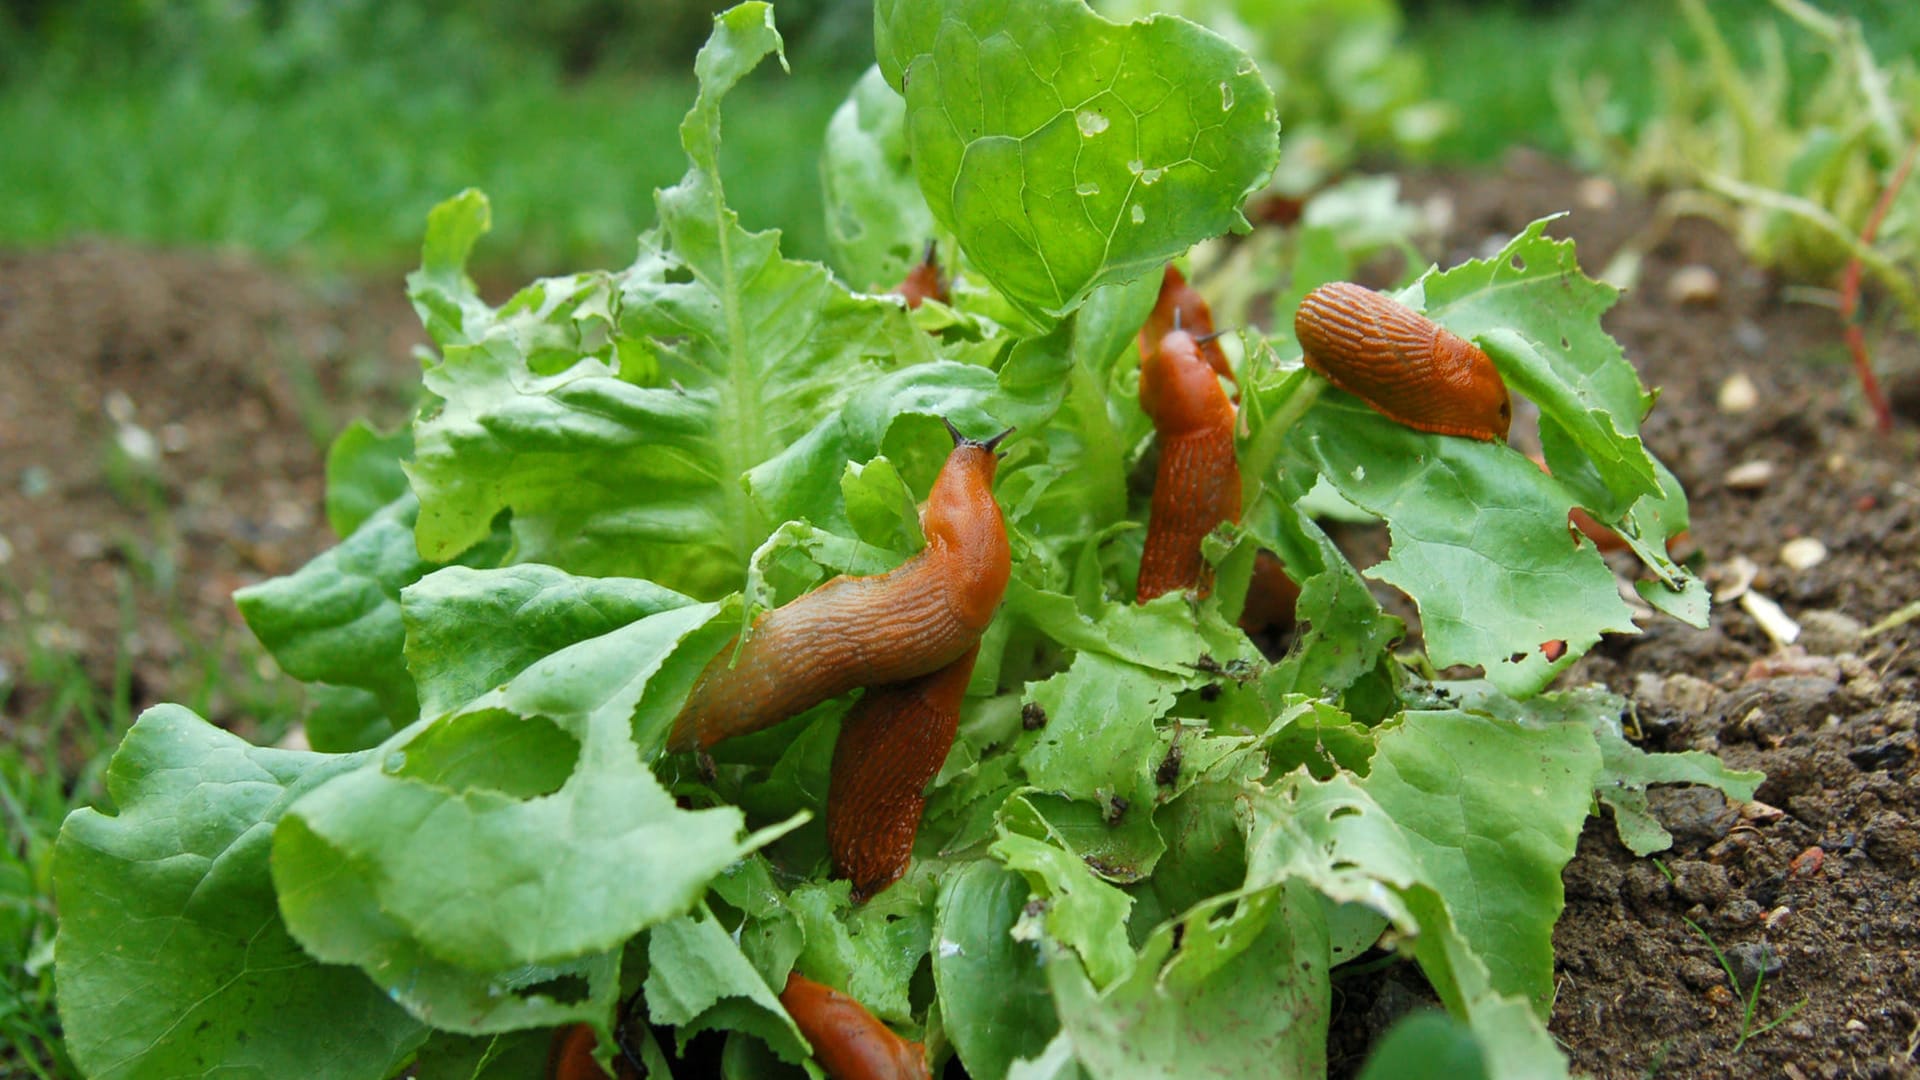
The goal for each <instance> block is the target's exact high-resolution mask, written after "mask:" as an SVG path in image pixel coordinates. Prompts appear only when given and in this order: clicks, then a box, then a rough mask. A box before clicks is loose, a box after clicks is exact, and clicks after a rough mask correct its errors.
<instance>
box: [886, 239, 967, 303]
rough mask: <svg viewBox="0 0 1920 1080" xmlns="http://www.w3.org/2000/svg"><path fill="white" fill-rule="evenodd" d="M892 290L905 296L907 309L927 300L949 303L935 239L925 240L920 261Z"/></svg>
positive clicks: (949, 296)
mask: <svg viewBox="0 0 1920 1080" xmlns="http://www.w3.org/2000/svg"><path fill="white" fill-rule="evenodd" d="M894 292H896V293H898V294H899V295H901V296H904V297H906V298H907V307H908V308H909V309H912V308H917V307H919V306H920V305H921V304H922V303H924V302H925V301H927V300H938V301H940V302H941V303H943V304H945V303H950V302H951V301H952V299H953V297H952V295H951V294H950V293H949V292H948V291H947V280H946V277H945V276H944V275H942V274H941V273H940V253H939V248H938V246H937V243H936V241H933V240H929V241H927V253H926V254H925V255H924V256H922V257H921V259H920V261H919V262H917V263H915V264H913V266H912V267H911V268H910V269H908V270H907V276H906V278H905V280H903V281H901V282H900V287H899V288H897V289H895V290H894Z"/></svg>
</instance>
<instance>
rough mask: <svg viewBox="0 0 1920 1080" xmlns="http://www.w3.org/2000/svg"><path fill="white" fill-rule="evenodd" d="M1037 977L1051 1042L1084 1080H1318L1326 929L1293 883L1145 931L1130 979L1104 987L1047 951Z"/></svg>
mask: <svg viewBox="0 0 1920 1080" xmlns="http://www.w3.org/2000/svg"><path fill="white" fill-rule="evenodd" d="M1230 903H1231V904H1232V905H1233V911H1232V913H1231V914H1223V913H1222V912H1223V909H1224V908H1226V907H1227V905H1228V904H1230ZM1047 974H1048V978H1049V981H1050V982H1051V983H1052V986H1053V992H1054V998H1055V1003H1056V1005H1057V1006H1058V1008H1059V1011H1060V1024H1061V1030H1062V1034H1063V1035H1065V1036H1066V1037H1067V1038H1068V1039H1070V1040H1071V1043H1072V1047H1073V1052H1074V1055H1075V1057H1077V1058H1078V1060H1079V1061H1080V1063H1081V1064H1082V1065H1083V1066H1084V1067H1085V1068H1086V1070H1087V1071H1088V1072H1089V1073H1090V1074H1091V1075H1094V1076H1099V1077H1115V1078H1123V1080H1124V1078H1131V1077H1168V1078H1172V1077H1200V1076H1219V1077H1243V1076H1272V1077H1289V1078H1290V1077H1300V1078H1303V1080H1304V1078H1313V1077H1320V1076H1324V1075H1325V1073H1326V1052H1327V1019H1328V1016H1329V1015H1330V1013H1331V1001H1330V997H1331V991H1330V984H1329V982H1328V980H1327V937H1326V924H1325V922H1324V921H1323V920H1322V919H1321V917H1320V908H1319V906H1318V905H1317V904H1316V903H1314V902H1313V896H1312V894H1311V892H1310V891H1309V890H1307V889H1306V888H1305V886H1303V885H1298V884H1294V885H1287V886H1282V887H1280V888H1277V889H1267V890H1262V891H1259V892H1256V893H1253V894H1251V895H1247V896H1240V897H1218V898H1216V899H1214V900H1212V901H1209V902H1207V903H1205V904H1202V905H1200V906H1198V907H1196V908H1195V909H1193V910H1192V911H1190V912H1188V913H1187V914H1186V915H1184V916H1182V917H1181V918H1180V919H1179V920H1178V921H1176V922H1173V923H1170V924H1167V925H1163V926H1161V927H1160V928H1159V929H1157V930H1155V931H1154V933H1153V934H1152V936H1151V937H1149V938H1148V939H1147V943H1146V944H1145V945H1144V946H1143V947H1142V948H1141V950H1140V955H1139V958H1138V960H1137V961H1136V963H1135V964H1134V965H1133V968H1132V973H1131V974H1130V975H1129V976H1128V977H1127V978H1126V979H1124V980H1123V981H1121V982H1119V983H1116V984H1114V985H1113V986H1110V987H1108V988H1107V989H1106V990H1104V991H1099V992H1096V990H1095V987H1094V985H1093V984H1092V983H1090V982H1089V981H1088V980H1087V977H1086V975H1085V973H1084V972H1083V971H1082V970H1081V967H1080V963H1079V961H1078V960H1077V959H1076V958H1075V956H1074V954H1073V953H1071V952H1068V951H1067V950H1065V949H1061V948H1059V947H1058V946H1055V947H1054V951H1053V953H1052V955H1050V956H1049V958H1048V964H1047Z"/></svg>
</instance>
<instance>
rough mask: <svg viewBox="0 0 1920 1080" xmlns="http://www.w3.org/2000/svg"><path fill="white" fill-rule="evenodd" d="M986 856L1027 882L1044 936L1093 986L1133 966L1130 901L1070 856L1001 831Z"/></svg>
mask: <svg viewBox="0 0 1920 1080" xmlns="http://www.w3.org/2000/svg"><path fill="white" fill-rule="evenodd" d="M989 850H990V851H991V852H992V854H993V855H994V857H996V858H998V859H999V860H1000V861H1001V862H1004V863H1006V864H1007V869H1009V870H1014V871H1017V872H1018V873H1020V874H1021V875H1022V876H1024V877H1025V878H1026V879H1027V883H1028V885H1029V887H1030V888H1031V890H1032V892H1033V894H1034V895H1035V896H1036V897H1039V898H1040V899H1042V900H1043V901H1044V902H1045V904H1046V925H1047V933H1048V934H1049V935H1050V936H1051V937H1052V938H1053V939H1054V940H1056V941H1059V942H1060V943H1062V944H1064V945H1067V946H1069V947H1071V948H1072V949H1073V950H1074V951H1075V952H1076V953H1078V954H1079V956H1080V960H1081V962H1082V963H1083V964H1084V965H1085V966H1086V968H1087V972H1088V975H1089V976H1090V977H1091V978H1092V979H1093V981H1094V984H1095V985H1096V986H1106V985H1107V984H1109V983H1111V982H1113V981H1114V980H1115V979H1118V978H1120V977H1122V976H1124V975H1125V974H1126V973H1127V970H1128V969H1129V968H1131V967H1132V966H1133V947H1132V946H1131V945H1130V944H1128V942H1127V912H1128V910H1129V909H1131V908H1132V907H1133V898H1132V897H1130V896H1128V895H1127V894H1126V893H1124V892H1121V891H1120V890H1119V889H1116V888H1114V887H1113V886H1112V885H1109V884H1107V883H1106V882H1104V881H1102V880H1100V878H1099V877H1098V876H1097V875H1095V874H1094V873H1093V871H1091V870H1089V869H1087V864H1086V863H1084V862H1082V861H1080V859H1078V858H1077V857H1075V856H1074V855H1073V854H1072V853H1071V852H1068V851H1065V850H1063V849H1061V848H1059V847H1056V846H1054V845H1053V844H1049V843H1046V842H1045V841H1043V840H1036V839H1034V838H1032V837H1029V836H1022V835H1020V834H1018V833H1014V832H1009V831H1007V830H1006V829H1004V828H1003V829H1002V830H1001V833H1000V838H999V839H998V840H996V841H994V843H993V847H992V848H990V849H989Z"/></svg>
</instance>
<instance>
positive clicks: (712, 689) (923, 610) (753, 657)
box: [667, 437, 1012, 751]
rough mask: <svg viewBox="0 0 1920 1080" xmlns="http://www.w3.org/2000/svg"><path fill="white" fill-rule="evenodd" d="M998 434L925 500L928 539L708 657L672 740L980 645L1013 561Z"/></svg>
mask: <svg viewBox="0 0 1920 1080" xmlns="http://www.w3.org/2000/svg"><path fill="white" fill-rule="evenodd" d="M996 441H997V437H996V439H990V440H988V441H986V442H984V443H980V442H973V441H971V440H962V441H960V442H959V443H958V445H956V446H955V447H954V448H953V453H951V454H950V455H948V457H947V462H946V464H945V465H944V466H943V467H942V468H941V470H940V476H939V478H938V479H936V480H935V481H934V484H933V491H932V493H931V494H930V495H928V497H927V501H926V504H925V505H924V506H923V507H922V508H921V511H920V527H921V531H922V532H923V533H925V535H926V538H927V546H926V548H925V549H923V550H922V551H921V552H920V553H919V554H917V555H915V556H914V557H913V558H911V559H908V560H907V561H906V562H904V563H902V564H900V565H899V566H897V567H895V568H894V569H892V570H889V571H887V572H886V573H884V574H874V575H870V576H866V577H847V576H841V577H837V578H834V579H833V580H831V581H829V582H827V583H826V584H825V585H822V586H820V587H819V588H818V589H815V590H814V591H813V592H810V593H808V594H806V595H805V596H802V597H800V598H798V599H796V600H794V601H793V602H792V603H790V604H786V605H784V606H782V607H779V608H776V609H774V610H772V611H769V612H767V613H766V614H764V615H762V616H761V617H760V618H759V620H758V621H757V622H755V623H754V627H753V632H752V634H751V635H750V636H749V637H748V638H747V640H746V642H745V644H743V645H741V646H740V649H739V655H738V658H737V659H736V658H735V655H734V649H733V647H732V646H729V647H727V648H725V649H722V650H721V651H720V653H719V654H718V655H717V656H715V657H714V658H713V660H712V661H710V662H709V663H708V664H707V667H706V670H705V671H703V672H702V673H701V675H700V679H699V681H698V682H696V683H695V684H694V688H693V692H692V693H691V694H689V695H688V697H687V703H686V705H685V706H684V707H682V709H681V710H680V715H679V716H678V717H677V718H675V720H674V723H673V731H672V733H671V735H669V737H668V740H667V747H668V749H670V750H674V751H686V750H695V749H701V750H704V749H706V748H708V747H711V746H712V745H714V744H715V743H717V742H720V741H721V740H723V739H729V738H732V737H733V736H735V735H745V734H747V733H749V732H754V731H759V730H761V729H762V728H766V727H771V726H772V725H774V724H777V723H779V722H780V721H782V720H785V719H787V718H788V717H791V716H793V715H795V714H796V713H799V712H802V711H804V710H806V709H809V708H812V707H813V706H815V705H817V704H819V703H820V702H822V701H825V700H827V699H828V698H831V697H838V696H839V695H841V694H844V693H846V692H847V691H849V690H852V689H854V688H855V687H860V686H877V685H882V684H886V683H897V682H902V681H905V680H907V679H915V678H919V677H920V676H922V675H925V674H927V673H929V672H932V671H937V670H939V669H940V668H943V667H946V666H947V665H948V664H951V663H953V662H954V661H955V660H957V659H959V658H960V656H961V655H962V654H964V653H966V652H967V651H968V650H969V649H971V648H973V647H974V645H975V643H977V642H978V641H979V640H980V634H981V632H982V631H984V630H985V629H986V628H987V624H988V623H989V622H991V621H992V620H993V613H994V611H995V610H996V609H998V608H999V606H1000V598H1001V595H1002V594H1003V593H1005V592H1006V588H1007V577H1008V574H1009V573H1010V572H1011V570H1012V558H1011V553H1010V552H1009V551H1008V548H1007V530H1006V525H1005V523H1004V522H1003V521H1002V520H1001V517H1000V506H999V504H998V503H996V502H995V501H994V498H993V474H994V467H995V466H996V465H997V464H998V461H999V459H998V458H997V457H996V456H995V454H994V449H993V448H994V445H995V442H996Z"/></svg>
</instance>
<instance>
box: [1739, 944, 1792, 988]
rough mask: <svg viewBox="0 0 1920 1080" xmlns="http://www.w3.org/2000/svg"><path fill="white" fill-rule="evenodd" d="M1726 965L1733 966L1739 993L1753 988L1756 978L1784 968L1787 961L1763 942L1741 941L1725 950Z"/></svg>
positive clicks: (1771, 976)
mask: <svg viewBox="0 0 1920 1080" xmlns="http://www.w3.org/2000/svg"><path fill="white" fill-rule="evenodd" d="M1726 957H1727V966H1729V967H1731V968H1733V977H1734V981H1735V982H1736V983H1737V984H1738V985H1739V988H1740V992H1741V993H1743V994H1744V993H1747V992H1749V991H1751V990H1752V989H1753V984H1754V981H1755V980H1756V979H1760V978H1768V979H1771V978H1773V977H1774V976H1776V975H1778V974H1780V973H1781V972H1782V971H1785V970H1786V967H1787V961H1786V959H1785V958H1784V957H1782V956H1781V955H1780V954H1779V953H1776V952H1774V951H1773V949H1772V948H1771V947H1769V946H1768V945H1767V944H1766V943H1765V942H1759V941H1743V942H1741V943H1739V944H1738V945H1735V946H1733V947H1732V948H1729V949H1727V950H1726Z"/></svg>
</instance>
